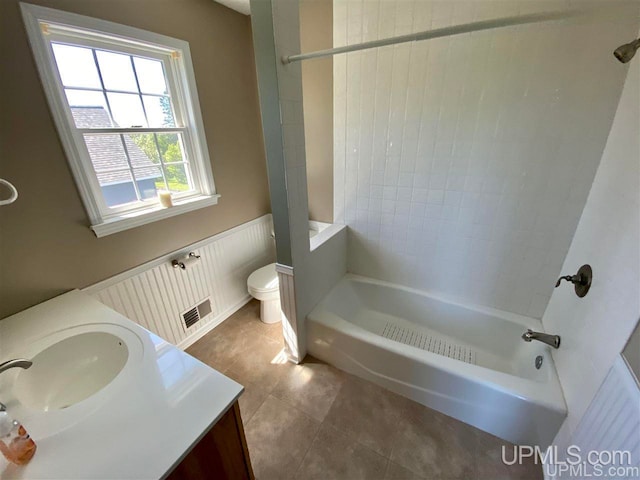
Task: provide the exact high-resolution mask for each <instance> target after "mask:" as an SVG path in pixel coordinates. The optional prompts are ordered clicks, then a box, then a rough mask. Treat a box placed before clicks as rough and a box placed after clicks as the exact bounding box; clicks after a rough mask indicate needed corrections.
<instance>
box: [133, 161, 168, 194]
mask: <svg viewBox="0 0 640 480" xmlns="http://www.w3.org/2000/svg"><path fill="white" fill-rule="evenodd" d="M133 174H134V176H135V178H136V183H137V184H138V190H139V191H140V196H141V197H142V199H143V200H149V199H152V198H157V196H158V188H164V180H163V178H162V173H161V172H160V169H159V168H158V167H151V168H137V169H135V170H134V171H133ZM158 185H161V187H158Z"/></svg>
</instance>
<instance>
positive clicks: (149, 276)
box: [85, 215, 275, 348]
mask: <svg viewBox="0 0 640 480" xmlns="http://www.w3.org/2000/svg"><path fill="white" fill-rule="evenodd" d="M271 228H272V224H271V215H265V216H263V217H260V218H258V219H256V220H252V221H250V222H247V223H244V224H242V225H239V226H237V227H234V228H232V229H231V230H228V231H226V232H222V233H221V234H218V235H214V236H213V237H210V238H208V239H205V240H203V241H200V242H198V243H196V244H194V245H191V246H188V247H185V248H184V249H182V250H180V251H178V252H174V253H171V254H169V255H167V256H165V257H162V258H160V259H158V260H154V261H151V262H149V263H148V264H145V265H142V266H140V267H137V268H135V269H133V270H131V271H129V272H124V273H122V274H120V275H117V276H115V277H113V278H110V279H107V280H105V281H103V282H100V283H98V284H96V285H93V286H91V287H88V288H86V289H85V291H86V292H88V293H90V294H91V295H92V296H94V297H95V298H96V299H98V300H100V301H101V302H102V303H104V304H105V305H108V306H109V307H111V308H113V309H114V310H116V311H117V312H119V313H121V314H123V315H124V316H126V317H127V318H129V319H131V320H133V321H134V322H136V323H139V324H140V325H142V326H143V327H145V328H146V329H148V330H151V331H152V332H154V333H156V334H157V335H160V336H161V337H162V338H164V339H165V340H168V341H169V342H171V343H173V344H175V345H178V346H180V347H181V348H186V347H188V346H189V345H190V344H192V343H193V342H195V341H196V340H197V339H198V338H200V337H201V336H202V335H204V334H205V333H206V332H208V331H209V330H211V329H212V328H213V327H215V326H216V325H217V324H219V323H220V322H222V321H223V320H225V319H226V318H227V317H228V316H229V315H231V314H232V313H233V312H234V311H235V310H237V309H238V308H239V307H241V306H242V305H244V304H245V303H246V302H247V301H248V300H250V298H251V297H250V296H249V293H248V291H247V278H248V277H249V275H250V274H251V272H253V271H254V270H256V269H257V268H259V267H262V266H264V265H267V264H269V263H271V262H273V261H274V259H275V251H274V244H273V239H272V238H271ZM190 251H195V252H196V253H197V254H199V255H200V261H199V262H197V263H195V264H194V265H193V266H192V267H190V268H188V269H186V270H179V269H174V268H173V267H172V266H171V260H172V259H173V258H182V257H184V255H186V254H187V253H188V252H190ZM207 297H209V298H210V299H211V307H212V309H213V312H212V314H211V315H210V316H208V317H206V318H204V319H203V320H201V321H200V322H198V323H196V324H195V325H193V326H192V327H191V328H189V329H187V328H186V327H185V325H184V323H183V322H182V318H181V315H182V313H183V312H184V311H186V310H187V309H189V308H192V307H193V306H195V305H196V304H197V303H198V302H200V301H201V300H203V299H205V298H207Z"/></svg>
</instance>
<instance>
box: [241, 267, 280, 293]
mask: <svg viewBox="0 0 640 480" xmlns="http://www.w3.org/2000/svg"><path fill="white" fill-rule="evenodd" d="M247 286H248V287H249V288H251V289H253V290H254V291H256V292H269V291H273V290H278V273H277V272H276V264H275V263H271V264H269V265H267V266H265V267H262V268H259V269H258V270H256V271H255V272H253V273H252V274H251V275H249V278H248V279H247Z"/></svg>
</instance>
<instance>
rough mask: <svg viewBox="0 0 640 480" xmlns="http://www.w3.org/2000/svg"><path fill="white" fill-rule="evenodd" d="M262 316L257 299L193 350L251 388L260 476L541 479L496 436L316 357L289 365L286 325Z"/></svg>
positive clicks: (248, 412) (252, 437)
mask: <svg viewBox="0 0 640 480" xmlns="http://www.w3.org/2000/svg"><path fill="white" fill-rule="evenodd" d="M259 316H260V304H259V303H258V302H257V301H255V300H252V301H251V302H249V303H248V304H247V305H246V306H245V307H243V308H242V309H240V310H239V311H238V312H236V313H235V314H234V315H233V316H231V317H230V318H229V319H227V320H226V321H225V322H223V323H222V324H221V325H220V326H218V327H216V328H215V329H214V330H213V331H211V332H210V333H209V334H207V335H206V336H204V337H203V338H202V339H201V340H199V341H198V342H196V343H195V344H193V345H192V346H191V347H190V348H189V349H188V350H187V352H188V353H190V354H191V355H193V356H194V357H196V358H198V359H200V360H201V361H203V362H205V363H207V364H208V365H210V366H212V367H213V368H215V369H216V370H218V371H220V372H223V373H224V374H225V375H227V376H229V377H231V378H233V379H234V380H236V381H237V382H239V383H241V384H242V385H244V386H245V392H244V393H243V395H242V396H241V397H240V411H241V413H242V417H243V422H244V426H245V433H246V437H247V443H248V445H249V452H250V455H251V461H252V464H253V469H254V473H255V475H256V478H257V479H258V480H275V479H286V478H297V479H322V480H331V479H344V480H356V479H371V480H376V479H490V480H493V479H541V478H542V470H541V468H540V467H539V466H537V465H534V464H533V463H531V464H528V465H523V466H517V465H516V466H506V465H504V464H503V463H502V462H501V446H502V445H503V444H505V445H507V446H508V447H511V445H510V444H508V443H506V442H504V441H502V440H500V439H498V438H496V437H494V436H492V435H489V434H487V433H484V432H482V431H480V430H478V429H476V428H473V427H470V426H468V425H466V424H464V423H461V422H458V421H457V420H454V419H452V418H450V417H447V416H445V415H443V414H441V413H438V412H436V411H434V410H431V409H429V408H427V407H424V406H422V405H420V404H418V403H415V402H413V401H411V400H408V399H406V398H404V397H401V396H399V395H396V394H395V393H392V392H389V391H387V390H385V389H383V388H381V387H378V386H377V385H375V384H373V383H370V382H367V381H364V380H361V379H359V378H357V377H355V376H353V375H349V374H347V373H344V372H342V371H340V370H338V369H336V368H334V367H332V366H330V365H327V364H325V363H324V362H321V361H319V360H316V359H315V358H312V357H309V356H308V357H307V358H305V361H304V363H303V364H302V365H293V364H291V363H288V362H286V361H284V359H283V358H282V356H281V355H280V353H281V350H282V345H283V344H282V335H281V329H280V325H279V324H277V325H266V324H264V323H262V322H260V319H259ZM509 452H512V451H511V450H509ZM509 458H510V457H509Z"/></svg>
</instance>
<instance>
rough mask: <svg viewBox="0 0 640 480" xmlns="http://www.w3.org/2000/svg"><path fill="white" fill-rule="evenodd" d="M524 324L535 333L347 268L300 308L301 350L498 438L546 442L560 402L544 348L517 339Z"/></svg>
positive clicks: (515, 318)
mask: <svg viewBox="0 0 640 480" xmlns="http://www.w3.org/2000/svg"><path fill="white" fill-rule="evenodd" d="M527 328H531V329H532V330H537V331H543V330H542V325H541V322H540V321H539V320H536V319H533V318H528V317H524V316H519V315H515V314H510V313H506V312H502V311H498V310H493V309H489V308H482V307H469V306H465V305H462V304H458V303H455V302H452V301H449V300H446V299H443V298H440V297H438V296H436V295H432V294H427V293H425V292H420V291H417V290H413V289H410V288H406V287H400V286H397V285H394V284H390V283H386V282H381V281H378V280H372V279H368V278H365V277H360V276H356V275H351V274H347V275H346V276H345V277H344V278H343V279H342V280H340V282H339V283H338V284H337V285H336V286H335V287H334V288H333V289H332V290H331V291H330V292H329V294H328V295H327V296H326V297H325V298H324V299H323V300H322V301H321V302H320V303H319V304H318V305H317V306H316V307H315V308H314V309H313V310H312V312H311V313H310V314H309V315H308V316H307V348H308V352H309V353H310V354H311V355H313V356H315V357H317V358H319V359H321V360H324V361H326V362H327V363H330V364H332V365H335V366H337V367H338V368H341V369H343V370H345V371H347V372H350V373H353V374H355V375H358V376H360V377H362V378H365V379H367V380H370V381H372V382H375V383H377V384H379V385H382V386H383V387H385V388H388V389H389V390H392V391H395V392H397V393H399V394H401V395H404V396H405V397H408V398H411V399H413V400H415V401H417V402H420V403H422V404H423V405H426V406H428V407H430V408H433V409H435V410H438V411H440V412H442V413H444V414H446V415H449V416H451V417H454V418H457V419H458V420H461V421H463V422H465V423H468V424H470V425H473V426H475V427H477V428H479V429H481V430H484V431H486V432H489V433H491V434H493V435H496V436H498V437H500V438H502V439H504V440H508V441H510V442H513V443H516V444H521V445H540V446H541V447H547V446H548V445H550V444H551V442H552V441H553V438H554V437H555V435H556V433H557V432H558V429H559V428H560V425H561V423H562V421H563V420H564V418H565V417H566V404H565V401H564V397H563V395H562V390H561V388H560V383H559V381H558V376H557V374H556V370H555V367H554V364H553V359H552V357H551V354H550V351H549V347H547V346H546V345H544V344H542V343H540V342H535V341H534V342H531V343H527V342H525V341H523V340H522V339H521V338H520V337H521V335H522V333H524V332H525V330H526V329H527ZM560 348H562V347H560ZM538 356H541V357H542V365H541V367H540V368H539V369H537V368H536V366H535V362H536V357H538Z"/></svg>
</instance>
